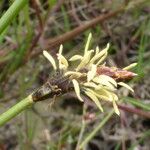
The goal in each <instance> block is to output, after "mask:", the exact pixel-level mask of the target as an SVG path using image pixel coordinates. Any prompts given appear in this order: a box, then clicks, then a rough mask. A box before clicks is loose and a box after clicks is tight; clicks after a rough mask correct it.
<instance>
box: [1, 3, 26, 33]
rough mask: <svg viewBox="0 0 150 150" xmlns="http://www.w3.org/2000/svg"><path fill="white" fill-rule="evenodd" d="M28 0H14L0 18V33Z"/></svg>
mask: <svg viewBox="0 0 150 150" xmlns="http://www.w3.org/2000/svg"><path fill="white" fill-rule="evenodd" d="M27 2H28V0H15V1H14V3H13V4H12V5H11V6H10V7H9V9H8V10H7V11H6V12H5V14H4V15H3V16H2V17H1V18H0V34H1V33H2V32H3V31H4V30H5V29H6V28H7V26H8V25H9V24H10V23H11V21H12V20H13V19H14V17H15V16H16V15H17V14H18V13H19V11H20V10H21V9H22V8H23V7H24V6H25V4H26V3H27Z"/></svg>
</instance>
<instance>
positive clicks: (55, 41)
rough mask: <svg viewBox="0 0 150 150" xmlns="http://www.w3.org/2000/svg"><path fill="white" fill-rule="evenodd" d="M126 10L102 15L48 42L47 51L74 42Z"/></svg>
mask: <svg viewBox="0 0 150 150" xmlns="http://www.w3.org/2000/svg"><path fill="white" fill-rule="evenodd" d="M124 10H125V7H124V6H121V7H120V8H119V9H117V10H116V11H113V12H110V13H107V14H105V15H100V16H98V17H96V18H94V19H92V20H91V21H89V22H88V23H85V24H83V25H80V26H78V27H76V28H75V29H73V30H71V31H69V32H67V33H64V34H62V35H60V36H58V37H56V38H53V39H50V40H47V41H46V42H45V44H46V46H45V49H47V50H50V49H53V48H56V47H58V46H59V45H60V44H62V43H65V42H67V41H69V40H72V39H73V38H75V37H76V36H78V35H80V34H81V33H83V32H84V31H86V30H87V29H89V28H92V27H94V26H96V25H97V24H99V23H101V22H103V21H105V20H107V19H109V18H112V17H115V16H117V15H118V14H119V13H121V12H123V11H124ZM41 52H42V51H41V50H37V51H35V52H34V53H33V54H32V57H36V56H37V55H39V54H40V53H41Z"/></svg>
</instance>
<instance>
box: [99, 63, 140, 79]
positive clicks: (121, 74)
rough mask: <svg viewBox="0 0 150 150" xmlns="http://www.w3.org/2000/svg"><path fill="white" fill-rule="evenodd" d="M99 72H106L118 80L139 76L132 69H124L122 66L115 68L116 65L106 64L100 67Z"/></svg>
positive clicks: (105, 73)
mask: <svg viewBox="0 0 150 150" xmlns="http://www.w3.org/2000/svg"><path fill="white" fill-rule="evenodd" d="M97 74H99V75H101V74H104V75H107V76H110V77H112V78H113V79H115V80H117V81H118V80H119V81H124V80H131V79H133V78H134V77H135V76H137V74H136V73H133V72H131V71H127V70H122V69H120V68H115V67H112V68H111V67H106V66H102V67H98V68H97Z"/></svg>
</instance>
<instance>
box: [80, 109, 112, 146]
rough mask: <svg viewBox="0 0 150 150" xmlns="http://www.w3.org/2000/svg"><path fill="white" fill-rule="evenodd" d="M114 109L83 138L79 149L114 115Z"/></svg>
mask: <svg viewBox="0 0 150 150" xmlns="http://www.w3.org/2000/svg"><path fill="white" fill-rule="evenodd" d="M113 113H114V110H112V111H111V112H110V113H109V114H108V115H107V116H106V117H105V118H104V119H103V120H102V122H100V124H99V125H98V126H97V127H96V128H95V129H94V130H93V131H92V132H91V133H90V134H89V135H88V136H87V137H86V138H85V140H83V142H82V143H81V144H80V146H79V149H82V148H83V147H84V146H85V145H86V144H87V143H88V142H89V141H90V140H91V139H92V138H93V137H94V136H95V134H96V133H97V132H98V131H99V130H100V129H101V128H102V127H103V126H104V125H105V123H106V122H107V121H108V120H109V119H110V117H111V116H112V115H113Z"/></svg>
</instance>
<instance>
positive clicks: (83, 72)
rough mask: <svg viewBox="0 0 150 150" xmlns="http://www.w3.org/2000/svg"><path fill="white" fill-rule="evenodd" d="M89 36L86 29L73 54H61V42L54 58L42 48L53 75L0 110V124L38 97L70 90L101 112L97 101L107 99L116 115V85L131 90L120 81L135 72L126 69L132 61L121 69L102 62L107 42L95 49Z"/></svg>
mask: <svg viewBox="0 0 150 150" xmlns="http://www.w3.org/2000/svg"><path fill="white" fill-rule="evenodd" d="M91 38H92V34H91V33H90V34H89V36H88V39H87V43H86V45H85V49H84V54H83V55H74V56H72V57H71V58H69V59H66V58H65V57H64V56H63V54H62V52H63V46H62V45H60V48H59V52H58V53H57V62H56V61H55V59H54V58H53V57H52V56H51V55H50V54H49V53H48V52H47V51H45V50H44V51H43V55H44V56H45V57H46V58H47V59H48V61H49V62H50V63H51V65H52V67H53V70H54V72H55V76H53V77H51V78H49V79H48V80H47V82H46V83H45V84H44V85H43V86H41V87H40V88H39V89H37V90H35V91H34V92H33V93H31V94H30V95H29V96H27V97H26V98H25V99H23V100H21V101H20V102H19V103H18V104H16V105H14V106H13V107H12V108H10V109H8V110H7V111H6V112H4V113H3V114H1V115H0V126H2V125H4V124H5V123H7V122H8V121H9V120H10V119H12V118H14V117H15V116H16V115H18V114H19V113H21V112H22V111H23V110H25V109H27V108H28V107H31V106H32V105H34V104H35V103H37V102H39V101H43V100H45V99H48V98H54V97H58V96H59V97H60V96H62V95H63V94H65V93H68V92H72V91H74V92H75V93H76V96H77V98H78V99H79V100H80V101H81V102H82V103H83V102H84V100H85V99H84V98H85V97H88V99H90V100H91V101H93V102H94V103H95V104H96V106H97V107H98V108H99V110H100V111H101V112H104V106H102V104H101V102H102V101H105V102H108V103H111V104H112V106H113V108H114V112H115V113H116V114H117V115H120V112H119V109H118V106H117V102H118V101H119V98H118V96H117V88H118V86H123V87H125V88H127V89H129V90H130V91H131V92H134V91H133V89H132V88H131V87H130V86H129V85H128V84H126V83H124V82H122V81H125V80H126V79H132V78H133V77H134V76H136V74H135V73H133V72H131V71H128V69H131V68H132V67H134V66H135V65H136V63H133V64H131V65H129V66H128V67H125V68H123V69H119V68H116V67H108V66H106V63H105V59H106V57H107V54H108V49H109V44H107V46H106V47H105V48H104V49H103V50H100V49H99V47H98V46H97V47H96V49H95V50H94V49H91V50H89V45H90V41H91ZM75 61H77V62H78V64H77V65H76V67H75V68H74V69H70V67H69V64H70V63H71V62H75Z"/></svg>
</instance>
